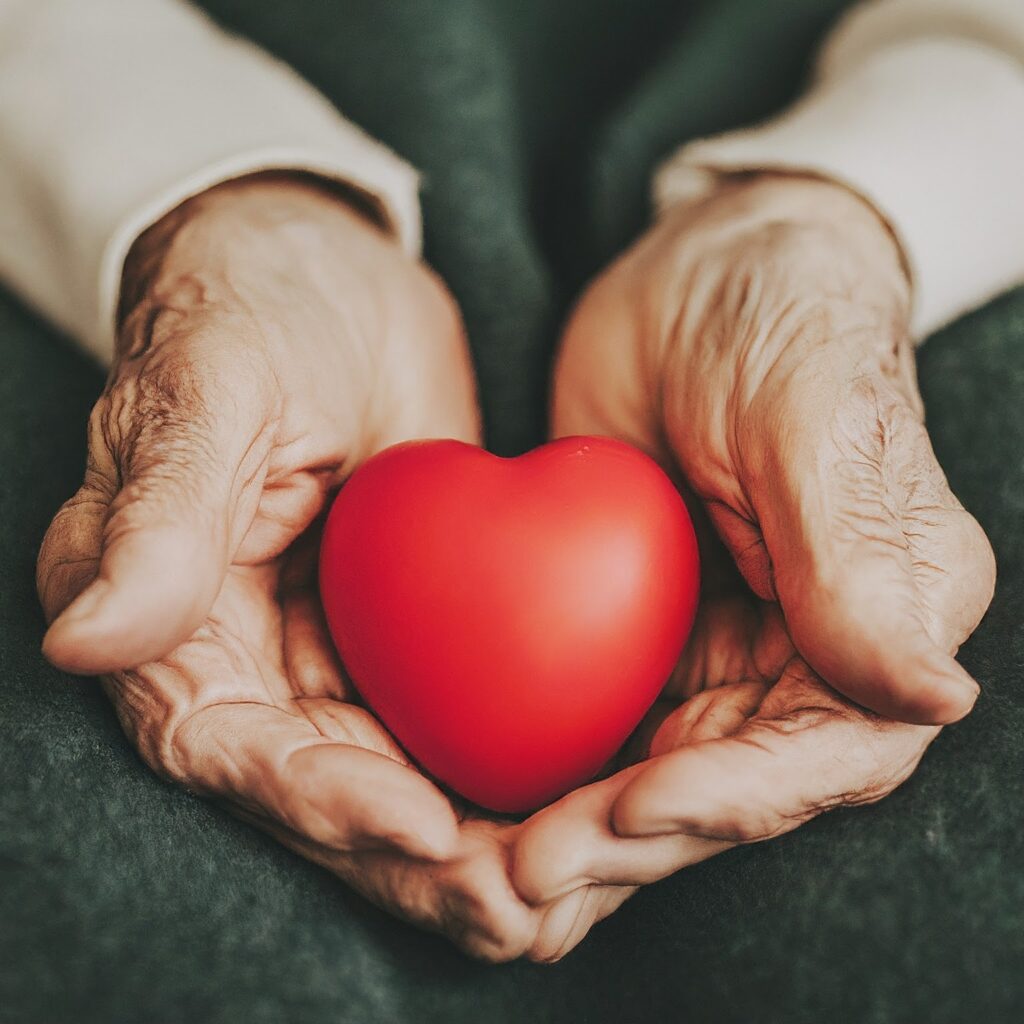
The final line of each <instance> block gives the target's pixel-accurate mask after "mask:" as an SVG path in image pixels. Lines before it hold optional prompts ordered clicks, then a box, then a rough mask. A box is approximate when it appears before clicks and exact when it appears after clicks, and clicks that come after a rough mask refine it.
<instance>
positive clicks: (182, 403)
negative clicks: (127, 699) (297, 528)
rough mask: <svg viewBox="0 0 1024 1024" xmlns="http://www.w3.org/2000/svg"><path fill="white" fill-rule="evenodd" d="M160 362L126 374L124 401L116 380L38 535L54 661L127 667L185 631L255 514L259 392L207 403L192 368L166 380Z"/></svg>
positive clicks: (262, 456) (260, 448) (194, 623)
mask: <svg viewBox="0 0 1024 1024" xmlns="http://www.w3.org/2000/svg"><path fill="white" fill-rule="evenodd" d="M168 372H169V371H168V370H167V369H166V368H165V370H163V371H162V376H161V379H158V380H157V381H153V380H139V381H135V382H134V383H133V386H132V395H131V400H129V399H128V396H127V395H126V391H127V389H125V388H122V389H118V388H115V390H114V391H113V392H112V393H111V394H110V395H108V396H105V397H104V398H103V399H101V401H100V403H99V405H97V408H96V410H95V411H94V413H93V417H92V420H91V421H90V460H89V470H88V472H87V477H86V483H85V484H84V485H83V487H82V489H81V490H80V491H79V492H78V494H76V495H75V497H74V498H72V499H71V501H69V502H68V503H67V504H66V505H65V506H64V508H63V509H62V510H61V511H60V513H58V515H57V517H56V518H55V519H54V522H53V524H52V525H51V527H50V530H49V531H48V533H47V536H46V539H45V541H44V543H43V548H42V551H41V553H40V559H39V571H38V581H39V590H40V596H41V598H42V600H43V604H44V608H45V609H46V611H47V614H48V616H53V615H56V618H55V620H54V621H53V623H52V625H51V626H50V628H49V631H48V632H47V634H46V637H45V639H44V641H43V653H44V654H45V656H46V657H47V658H48V659H49V660H50V661H51V662H52V663H53V664H54V665H56V666H57V667H58V668H61V669H64V670H65V671H68V672H74V673H79V674H82V675H96V674H102V673H108V672H113V671H117V670H121V669H126V668H131V667H134V666H136V665H139V664H142V663H144V662H147V661H151V660H154V659H156V658H159V657H162V656H163V655H165V654H166V653H167V652H168V651H170V650H173V649H174V648H175V647H177V646H178V645H179V644H180V643H182V642H183V641H184V640H186V639H188V637H189V636H191V635H192V634H193V633H194V632H195V630H196V629H197V628H198V627H199V625H200V624H201V623H202V621H203V619H204V618H205V617H206V615H207V614H208V612H209V610H210V608H211V606H212V605H213V603H214V601H215V600H216V597H217V595H218V593H219V592H220V588H221V585H222V584H223V581H224V576H225V573H226V572H227V568H228V565H229V564H230V561H231V557H232V554H233V552H234V550H235V548H236V547H237V545H238V543H239V541H240V539H241V537H242V536H243V535H244V533H245V531H246V530H247V528H248V526H249V524H250V523H251V521H252V519H253V517H254V515H255V511H256V507H257V505H258V502H259V494H260V490H261V488H262V483H263V476H264V474H265V471H266V459H267V455H268V453H269V447H270V444H269V438H268V439H267V441H266V443H264V444H261V443H260V439H261V437H262V435H263V432H262V430H261V428H262V426H263V423H264V422H265V417H264V416H263V412H262V408H261V402H259V401H252V402H249V403H243V402H239V401H238V399H237V394H238V393H241V394H245V393H246V388H245V387H244V384H243V385H242V387H241V389H240V390H239V389H235V392H236V394H235V397H234V398H233V399H232V400H231V401H229V402H224V401H223V397H224V396H221V401H218V400H217V396H216V395H215V394H214V389H213V388H212V387H211V386H209V385H208V384H204V383H203V381H202V374H199V373H197V372H194V368H191V369H190V372H187V373H182V374H179V375H177V378H176V380H175V381H174V384H173V386H171V385H170V384H169V382H168V380H167V373H168ZM126 403H127V404H126ZM119 424H127V426H125V427H121V428H120V431H119V429H118V428H119ZM110 480H117V481H118V482H119V484H120V486H119V487H117V488H116V489H115V488H112V487H110V486H109V484H108V483H106V482H107V481H110ZM76 595H77V596H76ZM58 612H59V614H57V613H58Z"/></svg>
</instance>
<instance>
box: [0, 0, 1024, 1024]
mask: <svg viewBox="0 0 1024 1024" xmlns="http://www.w3.org/2000/svg"><path fill="white" fill-rule="evenodd" d="M208 6H209V7H210V9H211V10H212V11H213V13H214V14H215V15H216V16H218V17H219V18H221V19H222V20H223V21H224V22H225V23H226V24H228V25H229V26H231V27H233V28H236V29H238V30H240V31H243V32H245V33H246V34H248V35H251V36H252V37H253V38H254V39H256V40H257V41H259V42H260V43H262V44H263V45H265V46H266V47H267V48H269V49H270V50H272V51H273V52H275V53H277V54H279V55H280V56H282V57H284V58H285V59H286V60H288V61H290V62H291V63H292V64H294V65H295V66H296V67H297V68H298V69H299V70H300V71H301V72H302V73H303V74H304V75H306V76H307V77H308V78H309V79H310V80H311V81H313V82H314V83H315V84H316V85H318V86H319V87H320V88H321V89H322V90H323V91H324V92H325V93H327V95H329V96H330V97H331V98H332V99H333V100H334V101H336V102H337V103H338V104H339V105H340V106H341V107H342V108H343V109H344V110H345V111H346V112H347V113H348V114H350V115H351V116H352V117H353V118H355V119H356V120H357V121H359V122H360V123H362V124H363V125H364V126H365V127H366V128H367V129H368V130H370V131H371V132H372V133H374V134H376V135H378V136H380V137H382V138H384V139H385V140H387V141H388V142H390V143H391V144H392V145H393V146H394V147H395V148H396V149H398V150H399V151H400V152H401V153H403V154H404V155H406V156H407V157H409V158H410V159H411V160H413V161H414V162H415V163H416V164H418V165H419V166H420V167H421V168H422V169H423V170H424V172H425V192H424V208H425V214H426V234H427V253H428V256H429V258H430V259H431V260H432V261H433V263H434V264H435V265H436V266H437V267H438V268H439V269H440V270H441V272H442V273H443V274H444V275H445V277H446V278H447V279H448V281H449V282H450V283H451V285H452V287H453V289H454V290H455V292H456V294H457V295H458V297H459V299H460V300H461V301H462V303H463V308H464V310H465V313H466V317H467V320H468V323H469V328H470V332H471V335H472V339H473V345H474V351H475V355H476V358H477V362H478V367H479V373H480V379H481V383H482V391H483V401H484V407H485V413H486V421H487V427H488V431H489V438H490V442H491V445H492V446H493V447H494V448H495V449H496V450H499V451H501V452H506V453H507V452H511V451H516V450H519V449H522V448H523V447H526V446H528V445H529V444H532V443H533V442H535V441H536V440H537V439H538V438H539V437H540V436H541V434H542V430H543V408H544V399H545V389H546V381H545V378H546V371H547V366H548V362H549V359H550V354H551V347H552V345H553V342H554V339H555V337H556V336H557V325H558V323H559V321H560V320H561V319H562V317H563V316H564V313H565V307H566V303H567V302H568V301H569V299H570V297H571V295H572V294H573V292H574V291H575V290H576V289H577V288H578V286H579V284H580V283H581V282H582V281H583V280H584V278H585V277H586V276H587V275H588V274H589V273H591V272H592V271H593V270H594V269H596V268H597V267H598V266H599V265H600V264H601V263H602V262H603V261H604V260H606V259H607V258H608V257H609V256H610V255H612V254H613V252H614V251H615V250H616V249H617V248H619V247H620V246H621V245H622V244H623V243H624V242H625V241H626V240H627V239H628V238H629V237H630V236H631V235H632V234H634V233H635V232H636V231H638V230H639V229H640V228H641V226H642V224H643V222H644V220H645V218H646V217H647V198H646V197H647V187H648V179H649V174H650V171H651V167H652V165H653V163H654V162H655V160H656V159H657V158H658V157H659V156H660V155H662V154H664V153H665V152H666V151H667V150H669V149H670V148H671V147H672V146H674V145H675V144H676V143H678V142H680V141H682V140H684V139H685V138H688V137H691V136H694V135H697V134H702V133H706V132H709V131H713V130H717V129H722V128H727V127H731V126H734V125H737V124H740V123H744V122H748V121H751V120H754V119H757V118H760V117H761V116H763V115H765V114H767V113H769V112H771V111H773V110H775V109H777V108H778V107H779V106H780V105H782V104H783V103H785V102H786V101H787V100H788V99H789V98H790V97H791V96H792V95H794V94H795V92H796V91H797V90H798V89H799V87H800V84H801V82H802V80H803V78H804V76H805V75H806V71H807V67H808V59H809V54H810V53H811V52H812V50H813V47H814V44H815V42H816V40H818V39H819V38H820V37H821V34H822V32H823V31H824V30H825V27H826V26H827V24H828V23H829V21H830V20H831V19H832V17H833V16H834V14H835V13H836V11H837V10H838V8H839V7H841V4H840V3H838V2H822V0H775V2H771V3H768V2H765V0H745V2H739V0H729V2H717V3H707V4H704V5H697V4H694V3H687V0H504V2H503V0H345V2H344V3H341V2H340V0H339V2H338V3H333V4H332V3H329V2H327V0H319V2H318V0H303V2H297V0H290V2H288V3H282V2H279V0H278V2H275V0H218V2H216V3H211V4H209V5H208ZM183 73H187V69H183ZM953 244H955V243H953ZM920 372H921V379H922V384H923V388H924V393H925V398H926V401H927V405H928V412H929V417H930V421H931V426H932V431H933V436H934V438H935V442H936V446H937V448H938V451H939V455H940V458H941V460H942V462H943V464H944V465H945V467H946V468H947V470H948V472H949V475H950V477H951V479H952V482H953V486H954V489H955V490H956V491H957V493H958V494H959V495H960V496H961V498H962V499H963V500H964V502H965V503H966V504H967V505H968V506H969V507H970V509H971V510H972V511H973V512H975V513H976V514H977V516H978V517H979V519H980V520H981V522H982V524H983V525H984V526H985V528H986V529H987V530H988V532H989V534H990V536H991V538H992V540H993V543H994V545H995V548H996V551H997V554H998V557H999V565H1000V584H999V588H998V592H997V595H996V601H995V604H994V605H993V608H992V611H991V612H990V614H989V616H988V618H987V619H986V620H985V623H984V624H983V626H982V627H981V629H980V630H979V632H978V633H977V635H976V636H975V637H974V638H973V639H972V640H971V641H970V643H968V644H967V645H966V646H965V648H964V650H963V660H964V663H965V664H966V665H967V667H968V668H969V669H970V670H971V671H972V672H973V673H974V674H975V675H976V676H977V677H978V678H979V679H980V680H981V682H982V685H983V691H984V692H983V697H982V699H981V701H980V702H979V704H978V707H977V710H976V711H975V713H974V714H973V715H972V716H971V717H970V719H969V720H968V721H966V722H964V723H963V724H961V725H958V726H955V727H953V728H950V729H948V730H947V731H946V732H945V733H944V734H943V735H942V736H941V737H940V739H939V740H938V742H936V744H935V745H934V747H933V748H932V749H931V751H930V752H929V754H928V755H927V756H926V758H925V760H924V762H923V764H922V765H921V767H920V769H919V771H918V772H917V773H916V775H915V776H914V777H913V778H912V780H911V781H910V782H909V783H908V784H907V785H906V786H904V787H903V788H902V789H900V790H899V791H898V792H897V793H896V794H895V795H894V796H892V797H891V798H890V799H888V800H887V801H885V802H884V803H883V804H881V805H879V806H878V807H876V808H870V809H864V810H858V811H846V812H837V813H835V814H833V815H829V816H827V817H825V818H823V819H819V820H818V821H816V822H814V823H812V824H810V825H808V826H806V827H804V828H802V829H800V830H799V831H798V832H796V833H794V834H792V835H789V836H786V837H784V838H782V839H778V840H775V841H772V842H770V843H766V844H763V845H761V846H757V847H752V848H745V849H740V850H736V851H734V852H732V853H728V854H725V855H724V856H721V857H718V858H717V859H715V860H714V861H712V862H709V863H707V864H704V865H702V866H699V867H697V868H692V869H690V870H688V871H685V872H682V873H680V874H679V875H677V876H675V877H673V878H670V879H668V880H666V881H664V882H662V883H660V884H658V885H653V886H650V887H649V888H647V889H646V890H644V891H643V892H641V893H640V894H639V895H638V896H636V897H635V898H634V899H633V900H632V901H630V902H629V903H627V904H626V906H625V907H624V908H623V909H622V910H620V911H619V912H618V913H617V914H616V915H615V916H614V917H613V918H612V919H611V920H610V921H608V922H607V923H605V924H603V925H600V926H598V928H597V929H596V930H595V931H594V932H593V934H592V935H591V936H590V938H588V939H587V940H586V941H585V942H584V944H583V945H582V946H581V947H580V948H579V949H578V950H577V951H576V952H574V953H572V954H571V955H570V956H569V957H568V959H566V960H565V961H563V962H562V963H560V964H558V965H556V966H554V967H539V966H534V965H530V964H526V963H516V964H511V965H507V966H503V967H487V966H483V965H479V964H476V963H473V962H470V961H469V960H466V959H464V958H463V957H462V956H460V955H459V954H458V953H456V952H455V951H454V950H452V949H450V948H449V947H448V946H447V944H446V943H445V942H444V941H442V940H441V939H437V938H434V937H431V936H427V935H423V934H420V933H417V932H414V931H412V930H411V929H408V928H406V927H404V926H401V925H398V924H396V923H394V922H393V921H391V920H390V919H389V918H387V917H385V916H384V915H383V914H381V913H379V912H377V911H376V910H374V909H373V908H371V907H370V906H368V905H367V904H366V903H365V902H363V901H362V900H360V899H359V898H357V897H355V896H353V895H351V894H350V893H349V892H348V891H346V890H345V889H344V888H343V887H342V886H341V885H340V884H338V883H337V882H336V881H334V880H333V879H332V878H331V877H329V876H327V875H326V874H324V873H322V872H321V871H319V870H318V869H316V868H314V867H311V866H309V865H308V864H306V863H304V862H302V861H301V860H299V859H298V858H296V857H294V856H292V855H290V854H288V853H286V852H285V851H284V850H282V849H280V848H278V847H277V846H275V845H274V844H273V843H272V842H271V841H270V840H268V839H266V838H264V837H263V836H261V835H258V834H256V833H255V832H253V831H251V830H250V829H249V828H247V827H245V826H243V825H241V824H238V823H237V822H235V821H234V820H232V819H231V818H229V817H227V816H226V815H224V814H223V813H221V812H219V811H217V810H215V809H214V808H213V807H211V806H209V805H207V804H205V803H202V802H200V801H198V800H196V799H194V798H192V797H190V796H188V795H187V794H185V793H184V792H182V791H180V790H177V789H174V788H172V787H170V786H168V785H165V784H163V783H161V782H159V781H158V780H157V779H156V778H154V777H153V776H152V775H151V774H150V773H149V772H148V771H147V770H146V769H145V768H144V767H143V765H142V764H141V762H140V761H139V760H138V758H137V757H136V756H135V755H134V753H133V752H132V750H131V748H130V747H129V746H128V744H127V743H126V741H125V740H124V739H123V737H122V736H121V733H120V731H119V729H118V726H117V723H116V721H115V720H114V717H113V715H112V713H111V711H110V709H109V708H108V706H107V704H106V703H105V701H104V699H103V698H102V696H101V695H100V693H99V692H98V690H97V689H96V688H95V686H94V685H93V684H90V683H87V682H80V681H75V680H71V679H69V678H67V677H65V676H62V675H61V674H60V673H58V672H56V671H54V670H52V669H50V668H48V667H47V666H46V665H45V664H44V663H43V662H42V660H41V659H40V657H39V654H38V646H39V640H40V636H41V632H42V620H41V617H40V614H39V611H38V609H37V607H36V601H35V596H34V591H33V562H34V556H35V550H36V547H37V545H38V542H39V540H40V538H41V536H42V533H43V531H44V529H45V527H46V523H47V520H48V517H49V515H50V514H51V513H52V511H53V510H54V508H55V507H56V506H57V504H58V503H59V502H60V501H61V500H62V499H63V498H64V497H66V496H67V495H68V494H69V493H70V492H71V490H72V489H73V488H74V486H75V485H76V479H77V477H78V476H79V474H80V472H81V467H82V461H83V437H84V426H85V419H86V416H87V413H88V409H89V407H90V405H91V402H92V401H93V399H94V397H95V395H96V393H97V392H98V390H99V387H100V384H101V377H100V374H99V373H98V372H97V371H96V370H95V369H94V368H92V367H91V366H90V365H89V364H88V363H87V362H86V360H85V359H84V358H83V357H81V356H80V355H78V354H76V352H75V351H74V350H73V348H72V347H71V345H70V344H69V343H67V342H66V341H64V340H62V339H60V338H58V337H56V336H55V335H54V334H53V333H52V332H51V331H50V330H48V329H47V328H46V327H44V326H43V325H42V324H41V323H40V322H39V321H38V320H37V319H36V318H35V317H34V316H32V315H31V314H30V313H28V312H27V311H26V310H25V309H23V308H22V307H21V306H20V305H19V304H18V303H17V302H16V301H15V300H14V299H13V298H10V297H8V296H7V295H6V294H0V524H2V529H3V532H4V537H3V543H2V545H0V560H2V562H0V566H2V570H3V581H4V583H3V588H2V592H0V623H2V625H0V629H2V640H0V670H2V671H0V1022H2V1024H13V1022H17V1024H25V1022H33V1024H35V1022H39V1024H62V1022H65V1021H66V1022H75V1024H88V1022H92V1021H95V1022H103V1024H120V1022H133V1024H134V1022H137V1024H163V1022H167V1024H171V1022H178V1021H196V1022H203V1024H217V1022H244V1024H262V1022H268V1024H270V1022H274V1024H277V1022H291V1024H306V1022H310V1024H312V1022H316V1024H333V1022H352V1024H378V1022H379V1024H405V1022H409V1024H413V1022H415V1024H431V1022H438V1024H442V1022H443V1024H461V1022H463V1021H465V1022H470V1021H472V1022H474V1024H475V1022H478V1021H479V1022H506V1021H509V1022H511V1021H515V1022H523V1024H525V1022H531V1024H533V1022H538V1024H543V1022H547V1021H553V1022H566V1024H570V1022H571V1024H587V1022H595V1021H616V1022H622V1024H641V1022H643V1024H647V1022H651V1024H654V1022H658V1024H662V1022H665V1024H670V1022H691V1021H692V1022H703V1021H712V1022H727V1021H728V1022H732V1021H735V1022H742V1024H758V1022H762V1021H764V1022H769V1021H770V1022H787V1024H789V1022H808V1024H822V1022H826V1021H834V1022H854V1021H856V1022H861V1021H864V1022H879V1024H881V1022H897V1021H899V1022H907V1024H922V1022H928V1024H945V1022H949V1024H954V1022H955V1024H960V1022H965V1021H966V1022H977V1024H1009V1022H1011V1021H1012V1022H1016V1021H1020V1020H1022V1019H1024V1007H1022V1003H1024V799H1022V796H1024V794H1022V783H1024V630H1022V627H1021V618H1022V615H1021V609H1022V606H1024V415H1022V414H1021V400H1022V398H1024V291H1018V292H1017V293H1015V294H1011V295H1008V296H1005V297H1003V298H1001V299H999V300H998V301H996V302H994V303H993V304H992V305H990V306H989V307H987V308H986V309H984V310H982V311H980V312H978V313H976V314H974V315H972V316H970V317H968V318H967V319H966V320H964V321H962V322H960V323H958V324H955V325H954V326H953V327H951V328H949V329H948V330H946V331H944V332H942V334H941V335H940V336H938V337H935V338H933V339H932V340H931V341H929V343H928V344H927V346H926V347H925V349H924V350H923V352H922V355H921V358H920Z"/></svg>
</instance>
